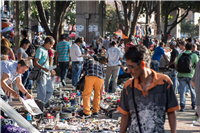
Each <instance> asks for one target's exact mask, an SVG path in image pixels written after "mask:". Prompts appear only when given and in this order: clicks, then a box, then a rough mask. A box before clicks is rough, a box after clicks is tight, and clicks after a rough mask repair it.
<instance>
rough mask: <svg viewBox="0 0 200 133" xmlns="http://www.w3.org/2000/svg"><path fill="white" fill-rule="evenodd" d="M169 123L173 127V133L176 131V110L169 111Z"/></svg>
mask: <svg viewBox="0 0 200 133" xmlns="http://www.w3.org/2000/svg"><path fill="white" fill-rule="evenodd" d="M167 115H168V120H169V125H170V128H171V133H176V112H175V111H174V112H170V113H167Z"/></svg>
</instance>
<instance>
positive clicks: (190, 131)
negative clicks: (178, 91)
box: [164, 95, 200, 133]
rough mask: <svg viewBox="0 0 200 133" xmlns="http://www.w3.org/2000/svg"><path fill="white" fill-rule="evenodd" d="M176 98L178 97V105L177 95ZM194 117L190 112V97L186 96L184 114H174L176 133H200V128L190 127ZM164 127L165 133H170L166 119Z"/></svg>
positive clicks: (192, 112) (178, 112)
mask: <svg viewBox="0 0 200 133" xmlns="http://www.w3.org/2000/svg"><path fill="white" fill-rule="evenodd" d="M177 97H178V102H179V103H180V100H179V95H177ZM194 115H195V111H194V110H192V107H191V97H188V96H186V108H185V111H184V112H180V111H177V112H176V120H177V126H176V129H177V133H200V127H197V126H193V125H192V122H193V120H194ZM164 127H165V133H171V131H170V126H169V121H168V118H167V117H166V121H165V125H164Z"/></svg>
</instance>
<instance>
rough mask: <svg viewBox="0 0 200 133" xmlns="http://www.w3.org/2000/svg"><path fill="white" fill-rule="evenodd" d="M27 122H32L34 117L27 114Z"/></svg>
mask: <svg viewBox="0 0 200 133" xmlns="http://www.w3.org/2000/svg"><path fill="white" fill-rule="evenodd" d="M27 121H29V122H30V121H32V116H31V114H30V113H28V114H27Z"/></svg>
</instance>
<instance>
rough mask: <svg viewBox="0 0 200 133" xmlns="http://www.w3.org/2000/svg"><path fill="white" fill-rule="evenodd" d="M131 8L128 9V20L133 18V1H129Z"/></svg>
mask: <svg viewBox="0 0 200 133" xmlns="http://www.w3.org/2000/svg"><path fill="white" fill-rule="evenodd" d="M128 5H129V10H128V20H129V21H130V18H131V11H132V2H130V1H128Z"/></svg>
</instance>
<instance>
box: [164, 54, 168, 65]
mask: <svg viewBox="0 0 200 133" xmlns="http://www.w3.org/2000/svg"><path fill="white" fill-rule="evenodd" d="M163 57H164V59H165V62H166V63H168V60H167V56H166V55H163Z"/></svg>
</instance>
